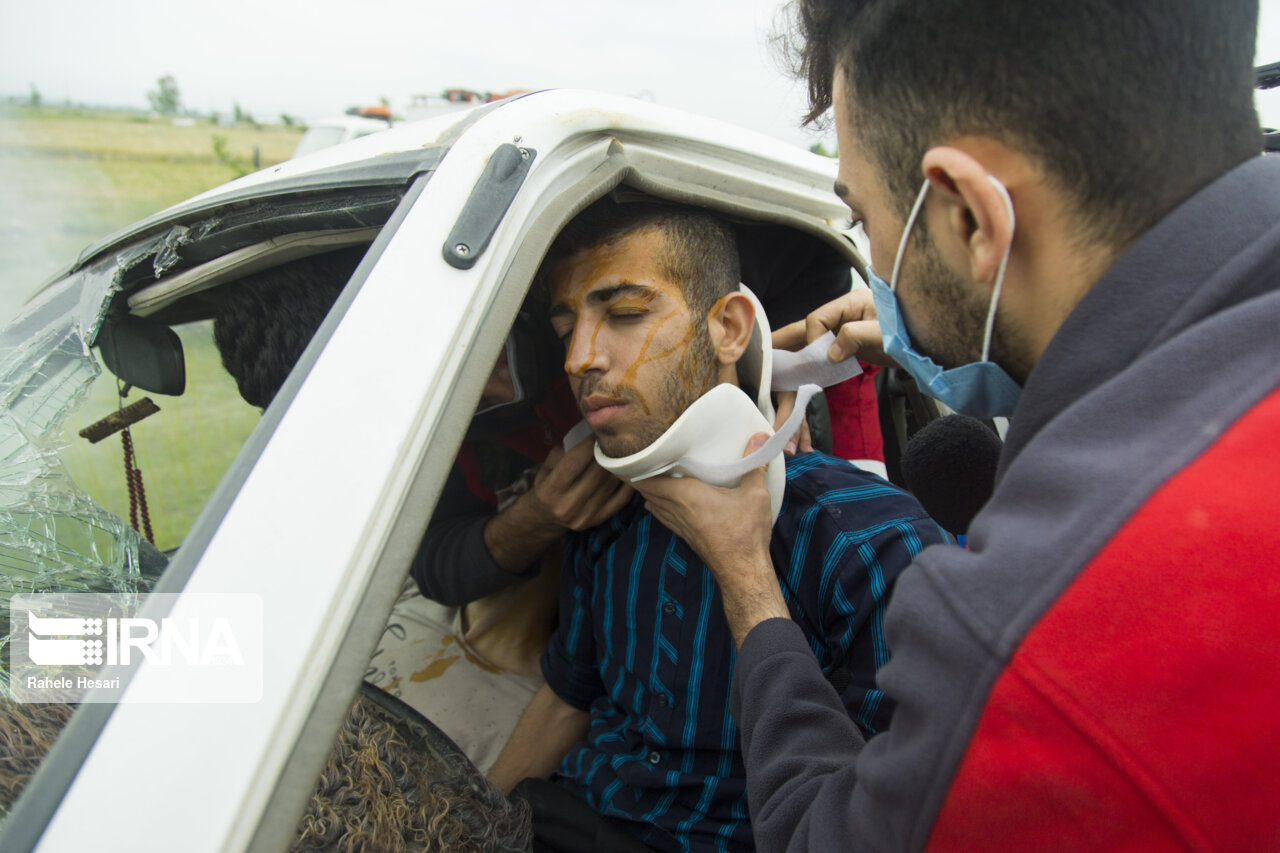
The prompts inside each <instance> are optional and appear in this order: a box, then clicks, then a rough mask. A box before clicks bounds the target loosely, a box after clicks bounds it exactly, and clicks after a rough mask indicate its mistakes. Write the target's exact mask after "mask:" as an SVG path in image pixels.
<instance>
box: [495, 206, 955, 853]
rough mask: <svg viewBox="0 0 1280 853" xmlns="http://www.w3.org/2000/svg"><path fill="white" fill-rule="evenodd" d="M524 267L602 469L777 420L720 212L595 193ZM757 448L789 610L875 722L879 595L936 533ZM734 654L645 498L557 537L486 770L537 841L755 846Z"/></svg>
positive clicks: (846, 475) (870, 491) (809, 467)
mask: <svg viewBox="0 0 1280 853" xmlns="http://www.w3.org/2000/svg"><path fill="white" fill-rule="evenodd" d="M539 278H540V282H539V284H540V286H542V287H544V288H545V289H546V292H547V294H548V296H549V301H550V305H551V309H550V312H551V322H552V324H553V325H554V327H555V330H556V333H557V334H558V336H559V337H560V339H561V340H562V342H563V345H564V359H565V360H564V366H565V371H566V372H567V374H568V376H569V383H570V386H571V389H572V391H573V395H574V397H575V399H576V401H577V405H578V408H579V409H580V411H581V413H582V415H583V416H584V417H585V419H586V424H587V425H588V427H589V431H590V433H591V435H592V436H593V437H594V445H595V456H596V459H597V461H598V462H599V463H600V465H601V466H602V467H604V468H605V469H606V470H609V471H612V472H613V473H615V474H616V475H618V476H620V477H623V478H624V479H625V478H639V477H643V476H648V475H652V474H661V473H669V474H670V473H674V474H679V475H684V476H697V477H699V478H700V479H707V480H709V481H711V482H720V481H723V482H722V484H728V482H729V481H730V480H731V479H732V477H733V476H735V474H736V475H737V476H741V471H742V470H745V469H736V470H735V469H734V468H733V466H732V465H731V464H730V463H732V461H733V460H735V459H737V458H739V457H741V456H742V448H743V446H744V445H745V443H746V442H745V438H743V436H744V434H745V435H750V434H751V433H754V432H758V431H763V432H772V429H770V425H771V424H772V423H773V419H774V412H773V409H772V406H771V404H770V402H769V392H770V388H771V385H772V384H773V378H774V376H775V375H777V371H776V370H775V367H774V365H773V364H772V353H771V351H770V350H769V348H768V347H769V334H768V326H767V322H766V321H765V319H764V317H763V314H762V312H761V311H760V310H759V305H758V303H757V302H755V300H754V298H753V297H752V296H751V294H750V293H749V292H747V291H746V290H745V289H744V288H740V285H739V282H740V281H741V273H740V270H739V267H738V254H737V251H736V248H735V245H734V238H733V235H732V232H731V230H730V229H729V228H728V227H727V225H726V224H725V223H724V222H722V221H720V220H719V219H718V218H717V217H716V216H714V215H712V214H710V213H708V212H706V211H702V210H698V209H692V208H684V207H677V206H672V205H665V204H653V203H647V202H646V203H640V202H633V203H617V202H613V201H610V200H603V201H601V202H597V203H596V204H594V205H592V206H591V207H589V208H587V209H586V210H585V211H584V212H583V213H581V214H580V215H579V216H578V217H577V218H576V219H575V220H574V221H573V222H572V223H570V225H569V226H568V227H566V228H565V230H564V231H563V232H562V233H561V235H560V237H559V238H558V239H557V241H556V243H555V244H554V245H553V246H552V249H551V251H550V252H549V254H548V256H547V259H546V260H545V261H544V264H543V267H542V270H541V272H540V275H539ZM824 352H825V350H824ZM823 361H825V358H824V359H823ZM802 396H803V395H802ZM796 408H797V409H799V410H801V411H802V410H803V405H798V406H797V407H796ZM784 429H785V428H784ZM743 430H745V433H744V432H743ZM573 436H574V433H571V434H570V437H569V438H568V439H566V441H568V442H571V441H572V438H573ZM784 440H785V439H784ZM758 454H759V455H756V456H753V458H751V459H750V461H748V462H747V463H745V464H746V465H747V467H759V466H762V465H765V464H768V466H769V469H770V476H769V482H770V486H771V489H770V491H771V499H772V502H773V510H774V515H775V518H776V519H777V520H776V523H775V525H774V527H773V531H772V540H771V553H772V556H773V560H774V565H775V566H777V567H778V571H779V583H780V585H781V587H782V589H783V593H784V596H785V598H786V601H787V604H788V607H789V608H790V610H791V614H792V617H793V618H794V619H795V621H796V622H797V623H798V624H799V625H800V626H801V628H802V629H803V630H804V632H805V634H806V635H807V637H808V640H809V645H810V648H811V649H812V651H813V653H814V655H815V656H816V657H817V658H818V660H819V662H820V663H821V665H822V667H823V670H824V671H825V672H826V673H827V674H828V676H829V678H830V680H831V681H832V683H833V685H838V686H836V687H835V688H833V689H837V690H839V691H841V692H842V696H843V698H844V700H845V703H846V706H847V707H848V708H849V711H850V714H851V715H852V716H853V718H854V719H855V720H856V721H857V722H858V724H859V726H861V728H862V729H863V730H864V731H865V732H866V733H868V734H874V733H875V732H877V731H880V730H881V729H882V728H883V727H884V726H885V725H886V724H887V721H888V720H889V716H890V714H889V711H890V709H889V707H888V702H887V700H886V699H885V698H884V696H883V695H882V694H881V693H880V692H879V691H878V690H876V688H875V674H876V670H877V668H878V667H880V666H881V665H882V664H884V663H885V662H886V661H887V660H888V656H889V650H888V649H887V648H886V646H885V643H884V637H883V632H882V628H881V619H882V616H883V612H884V608H885V604H886V602H887V599H888V596H889V593H890V590H891V589H892V586H893V583H894V581H895V579H896V578H897V576H898V575H899V574H900V573H901V572H902V570H903V569H904V568H906V566H907V565H908V564H909V563H910V562H911V561H912V559H913V558H914V557H915V555H916V554H917V553H918V552H919V551H920V550H921V549H922V548H924V547H925V546H927V545H930V544H933V543H937V542H945V541H947V537H946V534H945V533H943V532H942V531H941V529H940V528H939V527H938V526H937V525H936V524H935V523H934V522H933V521H932V520H930V519H929V518H928V516H926V515H925V513H924V511H923V510H922V509H921V507H920V505H919V504H918V503H917V502H916V501H915V499H914V498H912V497H911V496H910V495H908V494H906V493H905V492H902V491H901V490H899V489H897V488H895V487H893V486H891V485H890V484H888V483H886V482H885V481H883V480H881V479H879V478H878V477H875V476H874V475H871V474H867V473H864V472H862V471H860V470H858V469H857V468H855V467H853V466H852V465H850V464H849V463H847V462H845V461H843V460H838V459H834V458H831V457H827V456H823V455H821V454H817V453H807V454H800V455H796V456H790V457H786V458H785V459H784V457H783V455H782V453H781V444H780V443H776V442H770V443H769V444H768V445H766V446H765V448H763V449H762V450H761V451H758ZM733 666H734V644H733V640H732V637H731V635H730V632H729V627H728V623H727V622H726V620H725V617H724V613H723V610H722V606H721V602H720V596H719V592H718V590H717V588H716V584H715V581H714V580H713V577H712V575H711V573H710V571H709V569H708V568H707V566H706V565H705V564H704V563H703V561H702V560H701V559H700V558H699V556H698V554H697V553H695V552H694V551H693V550H692V549H691V548H690V547H689V545H687V544H686V543H685V542H684V541H682V540H681V539H679V538H678V537H677V536H676V535H675V534H674V533H672V532H671V531H670V530H668V529H666V528H664V527H663V526H662V525H661V524H660V523H659V522H658V521H657V519H656V518H655V517H654V516H653V515H652V514H651V513H650V512H649V511H647V510H646V508H645V504H644V499H643V498H641V497H639V496H632V497H631V499H630V501H629V502H628V503H627V504H626V506H624V507H623V508H622V509H621V511H619V512H618V513H617V514H615V515H613V516H612V517H610V518H608V519H607V520H606V521H604V523H603V524H600V525H599V526H597V527H594V528H592V529H590V530H586V531H583V532H575V533H571V534H569V536H568V540H567V545H566V549H565V555H564V560H563V563H562V567H561V577H560V581H559V619H558V622H557V625H556V628H555V630H554V632H553V634H552V636H551V640H550V643H549V644H548V646H547V650H546V651H545V653H544V654H543V655H542V659H541V670H542V674H543V676H544V677H545V679H546V684H545V686H544V687H542V688H541V689H540V690H539V691H538V693H537V695H536V696H535V697H534V699H533V701H532V702H531V703H530V704H529V706H528V708H527V709H526V710H525V712H524V714H523V716H522V717H521V719H520V722H519V723H518V725H517V726H516V729H515V732H514V733H513V734H512V736H511V739H510V741H509V742H508V744H507V746H506V748H505V749H504V750H503V751H502V754H501V755H500V756H499V758H498V760H497V762H496V764H495V765H494V767H493V769H492V771H491V772H490V774H489V775H490V779H491V780H492V781H493V782H494V783H495V784H497V785H498V786H499V787H501V788H502V789H503V790H505V791H513V790H514V792H515V795H516V796H519V797H523V798H524V799H527V800H528V801H529V803H530V804H531V806H532V808H533V819H534V832H535V835H536V836H537V838H538V839H539V840H538V842H536V843H535V849H539V846H538V845H539V844H541V845H546V847H549V848H551V849H557V850H567V849H575V846H578V845H580V846H581V848H582V849H592V848H593V847H594V848H596V849H620V850H627V849H635V850H644V849H647V848H651V849H657V850H713V849H714V850H723V849H726V848H727V849H734V850H750V849H752V834H751V824H750V820H749V816H748V813H747V795H746V780H745V776H746V774H745V770H744V767H743V762H742V757H741V755H740V752H739V743H738V731H737V727H736V726H735V724H734V721H733V719H732V718H731V716H730V714H729V685H730V681H731V676H732V672H733ZM546 847H544V848H543V849H546Z"/></svg>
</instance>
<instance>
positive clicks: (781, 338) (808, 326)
mask: <svg viewBox="0 0 1280 853" xmlns="http://www.w3.org/2000/svg"><path fill="white" fill-rule="evenodd" d="M827 332H835V333H836V340H835V343H833V344H832V345H831V349H830V350H829V351H828V352H827V358H829V359H831V360H832V361H835V362H840V361H845V360H846V359H849V358H855V357H856V358H857V359H858V360H859V361H865V362H866V363H867V364H878V365H880V366H882V367H896V366H897V364H896V363H895V362H894V361H893V359H891V358H889V357H888V356H886V355H885V354H884V339H883V336H882V335H881V334H880V322H879V321H878V320H877V319H876V304H875V300H873V299H872V298H871V291H870V290H868V289H867V288H865V287H860V288H857V289H856V290H851V291H849V292H848V293H846V294H845V295H844V296H841V297H840V298H839V299H833V300H831V301H830V302H828V303H827V304H826V305H823V306H822V307H821V308H818V309H817V310H816V311H814V312H813V313H811V314H810V315H809V316H808V317H806V318H805V319H803V320H796V321H795V322H794V323H789V324H787V325H785V326H783V327H782V328H781V329H777V330H776V331H774V333H773V346H774V349H786V350H796V349H800V348H801V347H803V346H805V345H806V344H809V343H812V342H813V341H816V340H817V339H818V338H820V337H822V336H823V335H825V334H826V333H827Z"/></svg>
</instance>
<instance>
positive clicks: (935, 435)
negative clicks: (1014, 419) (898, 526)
mask: <svg viewBox="0 0 1280 853" xmlns="http://www.w3.org/2000/svg"><path fill="white" fill-rule="evenodd" d="M1003 447H1004V442H1002V441H1001V440H1000V437H999V436H998V435H996V433H995V432H994V431H993V430H992V429H991V428H990V427H989V426H987V425H986V424H985V423H983V422H982V421H980V420H977V419H975V418H969V417H965V416H964V415H947V416H946V417H944V418H939V419H938V420H936V421H934V422H933V423H931V424H929V425H928V426H926V427H925V428H924V429H922V430H920V431H919V432H917V433H916V434H915V435H914V436H912V438H911V441H909V442H907V449H906V450H905V451H904V452H903V454H902V478H903V480H904V481H905V482H906V486H907V489H908V490H910V492H911V493H912V494H913V495H915V496H916V499H917V500H918V501H920V505H921V506H923V507H924V509H925V512H927V513H929V515H930V516H931V517H932V518H933V520H934V521H936V522H938V524H940V525H942V526H943V527H944V528H945V529H946V530H947V531H949V532H950V533H953V534H955V535H957V536H960V535H963V534H965V533H968V531H969V522H971V521H973V517H974V516H975V515H977V514H978V510H980V509H982V507H983V505H984V504H985V503H986V502H987V500H988V499H989V498H990V497H991V492H992V491H993V490H994V488H995V481H996V466H997V465H998V464H999V462H1000V450H1001V448H1003Z"/></svg>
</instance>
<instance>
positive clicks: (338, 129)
mask: <svg viewBox="0 0 1280 853" xmlns="http://www.w3.org/2000/svg"><path fill="white" fill-rule="evenodd" d="M391 126H392V122H391V118H390V116H388V117H386V118H373V117H370V116H362V115H344V116H337V117H335V118H326V119H320V120H319V121H313V122H311V123H309V124H308V125H307V132H306V133H304V134H302V139H300V140H298V147H297V148H295V149H293V156H294V157H302V156H304V155H306V154H311V153H312V152H315V151H319V150H321V149H322V148H328V147H330V146H332V145H340V144H341V143H343V142H349V141H350V140H352V139H359V138H360V137H361V136H368V135H369V134H372V133H378V132H379V131H383V130H386V129H387V128H389V127H391Z"/></svg>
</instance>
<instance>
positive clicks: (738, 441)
mask: <svg viewBox="0 0 1280 853" xmlns="http://www.w3.org/2000/svg"><path fill="white" fill-rule="evenodd" d="M738 289H739V290H740V291H742V293H743V294H745V295H746V297H747V298H748V299H750V300H751V305H752V307H753V308H754V309H755V324H754V327H753V328H752V331H751V340H750V342H749V343H748V344H747V350H746V352H745V353H743V355H742V358H741V359H740V360H739V361H738V378H739V381H740V382H741V383H742V384H744V385H747V386H755V387H756V388H758V389H759V393H758V394H757V395H756V399H755V400H752V399H751V398H750V397H748V396H747V394H746V392H744V391H743V390H742V389H741V388H739V387H737V386H736V385H729V384H724V383H722V384H720V385H717V386H715V387H714V388H712V389H711V390H710V391H708V392H707V393H705V394H703V395H702V396H701V397H699V398H698V399H697V400H695V401H694V402H693V404H692V405H691V406H689V408H687V409H685V410H684V413H683V414H682V415H680V417H679V418H677V419H676V421H675V423H673V424H672V425H671V426H670V427H668V428H667V431H666V432H664V433H663V434H662V435H661V436H659V437H658V438H657V439H656V440H655V441H654V442H653V443H652V444H650V445H649V446H648V447H646V448H645V449H644V450H641V451H640V452H638V453H633V454H631V455H630V456H623V457H620V458H619V457H612V456H606V455H605V454H604V452H603V451H602V450H601V449H600V445H599V444H597V445H596V461H597V462H599V463H600V467H602V468H604V469H605V470H606V471H609V472H610V473H612V474H614V475H615V476H618V477H621V478H623V479H626V480H631V481H634V480H644V479H646V478H648V477H656V476H658V475H659V474H668V475H670V476H672V477H694V478H695V479H698V480H702V481H703V482H704V483H710V484H711V485H713V486H724V487H733V486H736V485H738V482H739V481H740V480H741V479H742V477H743V475H745V474H747V473H748V472H750V471H751V470H753V469H755V468H759V467H760V466H761V465H765V464H767V465H768V466H769V467H768V471H767V473H766V483H767V485H768V487H769V503H770V506H771V508H772V510H773V518H774V520H775V521H776V520H777V518H778V513H779V512H780V511H781V510H782V492H783V489H784V488H785V487H786V480H787V477H786V468H785V463H784V462H783V457H782V451H783V448H784V447H786V444H787V440H788V439H789V438H790V437H791V436H792V435H794V434H795V431H796V430H797V429H799V428H800V422H801V420H803V418H804V413H805V407H806V406H807V405H808V403H809V400H810V398H812V397H813V395H814V394H816V393H818V392H819V391H821V390H822V388H823V387H826V386H829V385H835V384H836V383H838V382H843V381H844V380H846V379H849V378H850V377H852V376H857V375H858V374H859V373H861V372H862V368H861V367H859V366H858V360H857V359H853V358H851V359H849V360H848V361H844V362H841V363H839V364H832V363H831V362H830V361H828V360H827V350H828V349H830V348H831V343H832V341H834V340H835V335H834V334H832V333H831V332H828V333H827V334H826V335H824V336H823V337H821V338H819V339H818V340H816V341H814V342H813V343H811V344H809V345H808V346H807V347H805V348H804V349H802V350H800V351H799V352H788V351H786V350H775V349H773V348H772V347H771V346H770V340H771V333H770V330H769V321H768V319H767V318H766V317H765V313H764V307H763V306H761V304H760V300H758V299H757V298H756V295H755V294H754V293H752V292H751V291H750V290H748V289H747V286H746V285H745V284H743V285H739V287H738ZM772 391H796V392H798V393H797V395H796V406H795V410H794V411H792V413H791V416H790V417H789V418H787V422H786V423H785V424H783V426H782V429H781V430H779V431H778V432H777V433H775V432H774V430H773V419H774V417H775V414H776V413H775V412H774V409H773V403H772V402H771V400H770V397H769V395H770V393H771V392H772ZM758 432H764V433H768V434H769V435H770V436H771V438H770V439H769V440H768V441H767V442H766V443H765V444H764V446H763V447H761V448H760V449H758V450H756V451H755V452H754V453H751V454H750V455H748V456H743V455H742V451H743V449H744V448H746V446H747V441H748V440H749V439H750V438H751V436H752V435H754V434H756V433H758ZM590 434H591V428H590V426H589V425H588V424H587V422H586V421H582V422H581V423H579V424H578V425H577V426H576V427H574V428H573V429H572V430H570V431H569V433H568V434H567V435H566V436H565V437H564V446H565V449H566V450H567V449H569V448H572V447H574V446H576V445H577V444H578V443H579V442H581V441H582V440H583V439H585V438H586V437H587V436H588V435H590Z"/></svg>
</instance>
